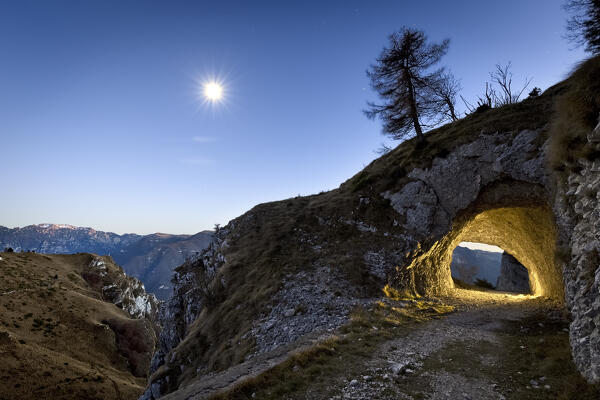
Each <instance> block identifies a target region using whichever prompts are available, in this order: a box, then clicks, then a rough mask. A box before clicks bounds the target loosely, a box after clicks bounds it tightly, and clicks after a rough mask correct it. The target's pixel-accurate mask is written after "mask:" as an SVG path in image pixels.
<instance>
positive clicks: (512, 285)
mask: <svg viewBox="0 0 600 400" xmlns="http://www.w3.org/2000/svg"><path fill="white" fill-rule="evenodd" d="M496 290H501V291H504V292H515V293H529V292H530V291H531V289H530V288H529V272H528V271H527V268H525V267H524V266H523V264H521V263H520V262H519V260H517V259H516V258H514V257H513V256H511V255H510V254H508V253H502V262H501V263H500V276H498V281H497V282H496Z"/></svg>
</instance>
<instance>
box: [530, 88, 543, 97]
mask: <svg viewBox="0 0 600 400" xmlns="http://www.w3.org/2000/svg"><path fill="white" fill-rule="evenodd" d="M540 94H542V89H540V88H539V87H534V88H533V89H531V92H529V98H530V99H531V98H532V97H538V96H539V95H540Z"/></svg>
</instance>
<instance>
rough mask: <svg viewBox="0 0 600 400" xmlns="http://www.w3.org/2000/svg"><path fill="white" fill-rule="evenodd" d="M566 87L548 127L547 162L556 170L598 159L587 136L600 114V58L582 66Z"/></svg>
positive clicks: (567, 82) (590, 60)
mask: <svg viewBox="0 0 600 400" xmlns="http://www.w3.org/2000/svg"><path fill="white" fill-rule="evenodd" d="M566 84H567V90H566V91H565V93H563V94H562V95H561V96H560V98H559V99H558V100H557V102H556V106H555V112H554V116H553V119H552V125H551V128H550V137H551V141H550V147H549V162H550V165H551V167H552V168H553V169H555V170H559V171H561V170H566V171H568V170H572V169H573V168H576V167H577V165H576V162H577V160H578V159H579V158H590V159H593V158H596V157H597V156H598V154H595V151H594V150H593V149H592V148H590V147H589V146H587V134H588V133H589V132H590V131H591V130H592V129H594V127H595V126H596V124H597V123H598V117H599V115H600V57H594V58H591V59H589V60H587V61H585V62H583V63H581V64H580V65H579V66H578V68H577V69H576V70H575V71H574V72H573V74H572V75H571V77H570V78H569V79H568V80H567V81H566Z"/></svg>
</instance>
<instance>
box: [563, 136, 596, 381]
mask: <svg viewBox="0 0 600 400" xmlns="http://www.w3.org/2000/svg"><path fill="white" fill-rule="evenodd" d="M587 140H588V144H589V146H590V147H592V148H593V149H595V150H596V152H598V151H600V124H599V125H598V126H597V127H596V129H594V130H593V131H592V132H590V134H589V135H588V137H587ZM577 163H578V164H579V166H580V168H578V169H576V170H575V171H571V172H570V173H569V174H568V175H567V177H566V182H565V183H564V186H561V187H559V189H558V193H557V196H556V203H555V214H556V216H557V222H558V225H559V226H560V231H561V235H560V237H559V246H560V247H559V250H560V252H559V253H558V254H557V257H559V260H560V261H561V262H562V263H564V269H563V271H564V272H563V273H564V277H565V298H566V301H567V304H568V306H569V309H570V311H571V313H572V315H573V322H572V323H571V331H570V341H571V347H572V349H573V357H574V359H575V363H576V365H577V367H578V368H579V369H580V370H581V372H582V373H583V375H584V376H586V377H587V378H588V379H590V380H592V381H594V382H598V381H600V158H597V159H593V160H588V159H580V160H578V161H577Z"/></svg>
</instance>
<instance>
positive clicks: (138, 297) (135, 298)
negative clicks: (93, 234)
mask: <svg viewBox="0 0 600 400" xmlns="http://www.w3.org/2000/svg"><path fill="white" fill-rule="evenodd" d="M108 264H111V265H112V266H111V268H109V267H108ZM81 276H82V277H83V279H85V281H86V282H87V283H88V284H89V285H90V286H91V287H93V288H94V289H95V290H97V291H98V292H99V293H101V294H102V300H104V301H108V302H110V303H113V304H114V305H116V306H117V307H119V308H120V309H122V310H124V311H126V312H127V313H128V314H129V315H131V317H133V318H147V319H149V320H150V321H155V322H156V321H158V300H156V297H155V296H154V295H153V294H150V293H146V290H145V288H144V284H143V283H142V282H140V281H139V280H138V279H136V278H134V277H131V276H128V275H127V274H125V272H124V271H123V270H122V269H121V268H120V267H118V266H116V265H114V263H113V262H112V259H110V257H94V258H92V260H91V261H90V263H89V264H88V265H87V267H86V268H84V270H83V271H82V272H81Z"/></svg>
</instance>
